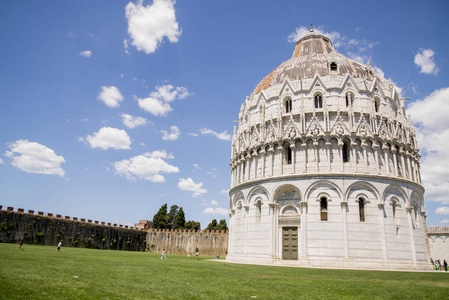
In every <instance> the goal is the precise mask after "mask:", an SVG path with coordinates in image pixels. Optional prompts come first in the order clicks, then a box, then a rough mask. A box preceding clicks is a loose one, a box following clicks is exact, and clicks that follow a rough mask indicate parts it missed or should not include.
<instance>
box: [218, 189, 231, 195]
mask: <svg viewBox="0 0 449 300" xmlns="http://www.w3.org/2000/svg"><path fill="white" fill-rule="evenodd" d="M220 194H222V195H226V196H228V195H229V190H221V191H220Z"/></svg>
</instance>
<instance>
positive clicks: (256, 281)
mask: <svg viewBox="0 0 449 300" xmlns="http://www.w3.org/2000/svg"><path fill="white" fill-rule="evenodd" d="M24 248H25V250H24V251H18V245H16V244H2V243H0V299H83V298H85V299H89V298H96V299H251V297H252V296H255V297H257V298H256V299H301V298H302V299H342V298H344V299H373V298H378V299H379V298H381V299H385V298H389V299H409V298H414V299H424V298H428V299H448V298H449V274H445V273H444V272H430V273H429V272H427V273H417V272H379V271H350V270H322V269H303V268H286V267H267V266H252V265H238V264H228V263H222V262H214V261H208V260H207V259H206V257H202V258H201V259H200V260H199V261H196V260H195V257H191V258H190V260H187V258H186V257H185V256H179V255H167V258H168V259H167V260H161V259H160V254H157V253H143V252H127V251H112V250H93V249H80V248H64V247H63V248H62V253H57V252H56V247H48V246H36V245H24ZM74 276H77V278H75V277H74ZM253 298H254V297H253Z"/></svg>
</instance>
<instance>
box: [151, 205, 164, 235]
mask: <svg viewBox="0 0 449 300" xmlns="http://www.w3.org/2000/svg"><path fill="white" fill-rule="evenodd" d="M153 224H154V228H156V229H165V228H167V203H165V204H164V205H162V206H161V208H159V211H158V212H157V213H156V214H155V215H154V217H153Z"/></svg>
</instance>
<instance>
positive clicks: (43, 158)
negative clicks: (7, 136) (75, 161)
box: [5, 140, 65, 177]
mask: <svg viewBox="0 0 449 300" xmlns="http://www.w3.org/2000/svg"><path fill="white" fill-rule="evenodd" d="M9 149H10V151H7V152H6V153H5V155H6V156H7V157H9V158H11V159H12V163H11V164H12V165H13V166H15V167H17V168H19V169H20V170H22V171H25V172H27V173H37V174H48V175H58V176H61V177H63V176H64V174H65V171H64V170H63V169H62V168H61V164H62V163H65V160H64V157H62V156H59V155H56V154H55V152H54V151H53V150H52V149H50V148H47V147H45V146H44V145H41V144H39V143H35V142H30V141H28V140H17V141H16V142H14V143H12V144H9Z"/></svg>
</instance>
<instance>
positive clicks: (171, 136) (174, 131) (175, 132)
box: [161, 126, 180, 141]
mask: <svg viewBox="0 0 449 300" xmlns="http://www.w3.org/2000/svg"><path fill="white" fill-rule="evenodd" d="M170 130H171V132H170V133H169V132H168V131H166V130H161V132H162V133H163V134H164V136H163V137H162V139H163V140H165V141H174V140H177V139H178V137H179V134H180V131H179V128H178V127H176V126H171V127H170Z"/></svg>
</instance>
